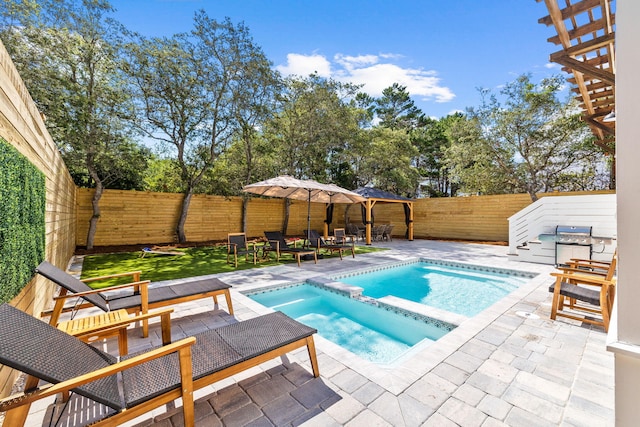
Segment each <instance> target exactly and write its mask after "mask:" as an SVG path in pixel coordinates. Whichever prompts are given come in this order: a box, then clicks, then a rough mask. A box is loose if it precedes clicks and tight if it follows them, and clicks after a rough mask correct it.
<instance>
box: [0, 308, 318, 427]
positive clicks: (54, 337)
mask: <svg viewBox="0 0 640 427" xmlns="http://www.w3.org/2000/svg"><path fill="white" fill-rule="evenodd" d="M0 324H1V325H3V327H2V328H0V363H2V364H3V365H6V366H9V367H11V368H13V369H17V370H19V371H22V372H24V373H26V374H27V375H28V377H27V380H26V384H25V390H27V392H26V393H19V394H16V395H13V396H9V397H8V398H5V399H2V400H0V411H3V412H4V411H7V412H6V414H5V419H4V425H8V426H12V427H14V426H15V427H19V426H23V425H24V423H25V420H26V417H27V414H28V412H29V407H30V405H31V403H32V402H35V401H38V400H40V399H43V398H46V397H50V396H55V395H57V394H58V393H61V394H62V397H63V399H68V398H69V392H75V393H77V394H79V395H81V396H84V397H86V398H88V399H91V400H92V401H95V402H98V403H100V404H102V405H105V406H106V407H108V408H110V410H109V412H108V413H107V414H106V416H107V418H104V419H100V420H93V419H91V420H89V422H92V423H93V422H96V424H92V425H97V426H115V425H120V424H122V423H124V422H126V421H128V420H131V419H133V418H135V417H138V416H140V415H142V414H145V413H147V412H149V411H151V410H152V409H155V408H157V407H159V406H162V405H165V404H167V403H170V402H172V401H174V400H175V399H178V398H182V411H183V415H184V425H185V426H187V427H190V426H193V425H194V422H195V421H194V418H195V415H194V402H193V391H194V390H198V389H200V388H202V387H205V386H207V385H210V384H213V383H215V382H217V381H219V380H221V379H223V378H227V377H229V376H232V375H234V374H236V373H238V372H241V371H244V370H246V369H249V368H252V367H254V366H258V365H260V364H261V363H263V362H265V361H268V360H271V359H273V358H275V357H278V356H282V355H284V354H286V353H288V352H290V351H292V350H294V349H297V348H301V347H305V346H306V347H307V351H308V353H309V359H310V362H311V367H312V371H313V375H314V376H315V377H318V376H319V375H320V372H319V369H318V362H317V358H316V351H315V346H314V342H313V334H314V333H316V330H315V329H313V328H309V327H307V326H305V325H303V324H301V323H299V322H297V321H295V320H293V319H291V318H289V317H287V316H286V315H285V314H283V313H280V312H275V313H270V314H267V315H263V316H259V317H256V318H253V319H249V320H246V321H243V322H238V323H233V324H230V325H226V326H223V327H220V328H217V329H211V330H208V331H206V332H202V333H199V334H197V335H195V336H193V337H189V338H185V339H182V340H180V341H177V342H175V343H172V344H169V345H165V346H162V347H158V348H155V349H151V350H150V351H148V352H145V353H142V354H137V355H135V356H130V357H129V356H127V357H122V358H121V360H120V361H119V362H118V361H117V360H116V358H115V357H113V356H111V355H110V354H108V353H104V352H102V351H100V350H98V349H96V348H94V347H91V346H90V345H88V344H86V343H84V342H82V341H80V340H78V339H77V338H75V337H72V336H70V335H67V334H65V333H64V332H62V331H59V330H57V329H56V328H54V327H52V326H50V325H47V324H46V323H45V322H43V321H41V320H39V319H36V318H34V317H32V316H29V315H28V314H26V313H24V312H22V311H20V310H18V309H16V308H14V307H12V306H10V305H8V304H3V305H2V306H0ZM117 373H120V375H116V374H117ZM40 380H42V381H45V382H47V383H49V384H43V385H40V386H39V387H38V383H39V382H40ZM96 415H99V416H103V415H102V414H96V413H95V412H94V413H92V414H88V415H87V417H89V416H92V417H95V416H96ZM84 421H87V420H84Z"/></svg>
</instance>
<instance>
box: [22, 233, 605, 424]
mask: <svg viewBox="0 0 640 427" xmlns="http://www.w3.org/2000/svg"><path fill="white" fill-rule="evenodd" d="M376 244H377V245H379V246H385V247H389V248H390V250H389V251H384V252H376V253H372V254H366V255H359V256H357V257H356V258H355V259H353V258H351V257H345V259H344V260H343V261H340V260H339V259H325V260H319V261H318V264H317V265H314V264H313V263H310V262H304V263H303V264H302V267H300V268H298V267H297V266H296V264H295V263H294V264H288V265H285V266H278V267H269V268H259V269H252V270H244V271H241V272H237V273H228V274H221V275H216V277H219V278H220V279H222V280H223V281H225V282H227V283H230V284H231V285H233V288H232V297H233V301H234V309H235V317H236V318H237V319H238V320H243V319H247V318H250V317H254V316H256V315H259V314H262V313H265V312H267V311H268V309H265V308H264V307H262V306H260V305H259V304H257V303H255V302H254V301H253V300H251V299H249V298H248V297H246V296H245V295H243V294H242V293H241V292H242V291H247V290H250V289H255V288H259V287H261V286H267V285H273V284H280V283H291V282H302V281H304V280H306V279H309V278H314V277H325V276H326V275H327V274H328V272H330V274H340V273H342V272H347V271H351V270H358V269H362V268H363V267H366V266H375V265H380V264H381V263H392V262H397V261H401V260H405V259H407V258H415V257H423V258H430V259H436V260H450V261H459V262H466V263H472V264H480V265H485V266H492V267H500V268H509V269H514V270H524V271H530V272H535V273H539V275H538V276H537V277H536V278H534V279H532V280H531V281H529V282H528V283H526V284H525V285H522V286H521V287H520V288H518V289H517V290H516V291H514V292H513V293H512V294H510V295H509V296H507V297H505V298H504V299H503V300H501V301H499V302H498V303H496V304H494V305H493V306H492V307H490V308H489V309H487V310H485V311H483V312H482V313H480V314H479V315H477V316H475V317H473V318H471V319H468V320H466V321H465V322H464V323H463V324H462V325H460V326H459V327H458V328H456V329H455V330H454V331H452V332H451V333H449V334H447V335H446V336H444V337H443V338H441V339H440V340H438V341H437V342H435V343H434V344H432V345H431V346H428V347H426V348H417V349H414V350H412V351H411V352H410V354H409V355H407V356H406V357H404V358H403V359H402V362H401V363H398V364H396V365H393V366H384V367H381V366H378V365H375V364H373V363H370V362H367V361H364V360H362V359H360V358H359V357H357V356H355V355H353V354H351V353H349V352H347V351H345V350H343V349H342V348H340V347H338V346H337V345H335V344H333V343H331V342H329V341H327V340H325V339H323V338H322V337H320V336H318V335H316V348H317V353H318V359H319V365H320V373H321V376H320V378H313V376H312V375H311V373H310V372H311V368H310V364H309V362H308V356H307V354H306V350H300V351H297V352H294V353H292V354H290V355H289V356H287V357H286V358H283V359H276V360H273V361H270V362H268V363H265V364H263V365H261V366H260V367H258V368H254V369H251V370H249V371H246V372H243V373H241V374H239V375H237V376H235V377H233V378H230V379H227V380H224V381H221V382H219V383H216V384H214V385H212V386H209V387H206V388H204V389H202V390H198V391H197V393H196V395H195V398H196V399H197V401H196V415H197V419H198V421H197V425H198V426H222V425H225V426H272V425H275V426H298V425H304V426H318V427H320V426H322V427H324V426H341V425H344V426H367V427H373V426H421V425H424V426H456V425H461V426H500V425H508V426H557V425H566V426H594V425H598V426H607V425H614V409H613V408H614V401H613V399H614V389H613V384H614V379H613V355H612V354H611V353H608V352H607V351H606V349H605V339H606V334H605V333H604V331H603V330H602V328H599V327H592V326H584V325H582V324H580V323H579V322H574V321H570V320H567V319H562V320H558V321H551V320H550V319H549V311H550V302H551V295H550V294H549V293H548V291H547V288H548V286H549V284H550V283H551V277H550V276H549V272H550V271H553V267H552V266H547V265H539V264H530V263H520V262H514V261H510V260H508V259H507V255H506V253H507V249H508V248H507V247H505V246H492V245H479V244H464V243H452V242H439V241H423V240H416V241H414V242H408V241H404V240H397V239H396V240H394V241H393V242H384V243H376ZM155 285H157V286H161V285H162V283H157V284H155ZM219 308H220V309H219V310H213V311H212V309H211V305H210V303H209V302H207V303H204V302H202V301H197V302H193V303H187V304H182V305H178V306H175V312H174V316H173V319H174V320H173V322H172V335H173V338H174V339H178V338H182V337H184V336H188V335H192V334H194V333H197V332H200V331H203V330H205V329H207V328H212V327H216V326H218V325H221V324H224V323H227V322H229V321H233V319H230V318H229V316H228V315H227V314H226V312H225V311H224V310H225V309H226V307H225V306H224V302H223V301H221V306H220V307H219ZM585 325H586V324H585ZM139 335H140V334H139V331H137V330H136V331H130V333H129V350H130V352H135V351H138V350H143V349H145V348H149V347H151V346H153V345H157V344H159V343H160V342H161V339H160V334H159V326H158V325H157V324H152V327H151V334H150V338H149V339H145V340H143V339H141V338H139ZM104 346H105V348H106V349H107V350H109V351H110V352H112V353H114V354H115V353H116V352H117V348H116V343H115V342H113V341H109V342H107V343H105V344H104ZM283 362H284V363H283ZM51 403H52V402H51V401H46V402H43V403H40V404H38V405H34V406H32V408H31V413H30V416H29V418H28V421H27V423H28V425H29V426H42V425H48V422H49V419H50V416H51V414H52V411H53V409H54V408H56V406H55V405H53V404H51ZM81 404H82V402H81V401H80V399H78V398H76V402H72V403H71V404H69V405H67V406H66V408H65V410H67V412H68V411H69V408H70V407H73V406H74V405H76V408H77V407H80V406H81ZM181 415H182V414H181V412H180V407H179V403H178V407H177V408H164V407H163V408H159V409H156V410H154V411H153V412H151V413H149V414H146V415H144V416H141V417H139V418H137V419H136V420H134V421H132V422H130V423H127V425H128V426H151V425H153V426H167V427H171V426H180V425H182V419H181ZM43 420H44V421H43ZM62 421H63V422H66V421H68V419H66V418H63V420H62ZM62 425H65V424H62Z"/></svg>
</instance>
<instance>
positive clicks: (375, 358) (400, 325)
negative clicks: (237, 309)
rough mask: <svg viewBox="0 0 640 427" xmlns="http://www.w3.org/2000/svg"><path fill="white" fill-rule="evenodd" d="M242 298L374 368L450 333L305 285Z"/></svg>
mask: <svg viewBox="0 0 640 427" xmlns="http://www.w3.org/2000/svg"><path fill="white" fill-rule="evenodd" d="M248 296H249V297H250V298H251V299H253V300H255V301H257V302H259V303H260V304H262V305H264V306H267V307H270V308H273V309H274V310H279V311H282V312H283V313H285V314H287V315H288V316H290V317H293V318H294V319H296V320H298V321H299V322H302V323H304V324H305V325H307V326H311V327H313V328H316V329H317V330H318V334H320V335H321V336H322V337H324V338H326V339H328V340H330V341H332V342H334V343H335V344H338V345H339V346H341V347H343V348H345V349H347V350H349V351H351V352H352V353H355V354H357V355H359V356H360V357H362V358H363V359H366V360H369V361H371V362H374V363H379V364H391V363H392V362H393V361H394V360H396V359H397V358H398V357H400V356H402V355H403V354H405V353H406V352H407V351H408V350H409V349H410V348H411V347H413V346H414V345H416V344H418V343H429V342H433V341H435V340H437V339H438V338H440V337H442V336H444V335H445V334H446V333H447V332H449V331H450V330H451V328H453V326H452V325H448V326H449V327H448V328H447V327H443V326H442V324H438V323H437V322H435V323H432V324H430V323H426V322H424V321H421V320H415V319H413V318H411V317H407V316H403V315H400V314H398V313H395V312H392V311H388V310H384V309H382V308H380V307H376V306H373V305H371V304H366V303H364V302H361V301H357V300H354V299H350V298H348V297H347V296H343V295H338V294H336V293H333V292H329V291H327V290H324V289H321V288H318V287H316V286H312V285H309V284H303V285H297V286H292V287H288V288H282V289H277V290H274V291H269V292H263V293H256V294H250V295H248Z"/></svg>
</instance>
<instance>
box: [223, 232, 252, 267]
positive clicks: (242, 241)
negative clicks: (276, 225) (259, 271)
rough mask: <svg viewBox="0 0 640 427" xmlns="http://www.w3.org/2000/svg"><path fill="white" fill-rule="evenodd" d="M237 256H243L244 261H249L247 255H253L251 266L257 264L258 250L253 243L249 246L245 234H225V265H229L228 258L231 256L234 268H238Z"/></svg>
mask: <svg viewBox="0 0 640 427" xmlns="http://www.w3.org/2000/svg"><path fill="white" fill-rule="evenodd" d="M238 255H244V258H245V260H246V261H249V255H253V264H254V265H255V264H256V263H257V262H258V249H257V248H256V245H255V243H254V244H252V245H249V243H248V242H247V235H246V233H229V234H227V264H229V258H230V257H231V256H233V261H234V265H235V268H238Z"/></svg>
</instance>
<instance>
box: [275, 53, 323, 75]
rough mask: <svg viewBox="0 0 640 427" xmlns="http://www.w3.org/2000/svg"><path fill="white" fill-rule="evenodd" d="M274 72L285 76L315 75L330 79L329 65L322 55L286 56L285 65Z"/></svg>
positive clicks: (295, 54) (292, 54)
mask: <svg viewBox="0 0 640 427" xmlns="http://www.w3.org/2000/svg"><path fill="white" fill-rule="evenodd" d="M276 70H278V71H280V72H281V73H282V74H284V75H285V76H288V75H291V74H295V75H297V76H308V75H309V74H313V73H317V74H318V75H319V76H321V77H331V63H330V62H329V61H328V60H327V58H325V57H324V56H322V55H316V54H314V55H300V54H298V53H289V54H287V65H278V66H277V67H276Z"/></svg>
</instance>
